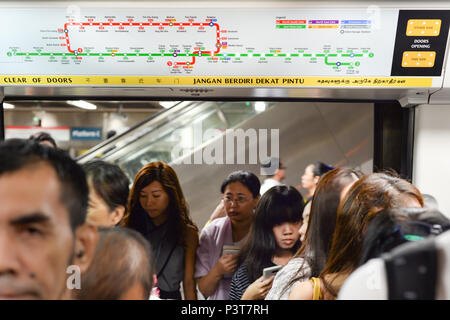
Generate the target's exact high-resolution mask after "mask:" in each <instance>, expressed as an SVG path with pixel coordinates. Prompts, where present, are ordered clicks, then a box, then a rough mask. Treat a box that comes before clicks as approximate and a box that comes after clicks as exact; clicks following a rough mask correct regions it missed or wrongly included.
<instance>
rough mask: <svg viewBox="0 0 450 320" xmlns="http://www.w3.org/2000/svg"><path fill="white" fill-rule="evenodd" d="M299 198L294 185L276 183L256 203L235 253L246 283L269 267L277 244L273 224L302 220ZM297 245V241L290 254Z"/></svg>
mask: <svg viewBox="0 0 450 320" xmlns="http://www.w3.org/2000/svg"><path fill="white" fill-rule="evenodd" d="M303 206H304V203H303V197H302V195H301V194H300V192H298V191H297V189H295V188H294V187H291V186H285V185H278V186H275V187H272V188H270V189H269V190H268V191H267V192H266V193H264V195H263V196H262V197H261V199H260V200H259V202H258V205H257V207H256V211H255V216H254V219H253V224H252V226H251V228H250V232H249V236H248V238H247V241H246V242H245V244H244V246H243V247H242V249H241V251H240V252H239V256H238V265H240V264H242V263H245V264H246V267H247V276H248V279H249V280H250V282H253V281H255V280H256V279H257V278H259V277H260V276H261V274H262V270H263V269H264V268H265V267H268V266H270V265H271V264H272V263H271V259H272V257H273V256H274V254H275V252H276V250H277V248H278V245H277V242H276V239H275V235H274V234H273V230H272V229H273V227H274V226H277V225H280V224H283V223H285V222H292V223H297V222H299V221H301V220H302V212H303ZM299 245H300V241H297V243H296V245H294V247H293V248H292V253H294V252H295V251H296V250H297V249H298V247H299Z"/></svg>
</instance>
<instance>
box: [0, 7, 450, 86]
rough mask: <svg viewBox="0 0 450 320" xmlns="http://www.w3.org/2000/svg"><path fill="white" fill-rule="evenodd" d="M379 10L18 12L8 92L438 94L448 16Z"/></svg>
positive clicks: (7, 21) (3, 19) (0, 70)
mask: <svg viewBox="0 0 450 320" xmlns="http://www.w3.org/2000/svg"><path fill="white" fill-rule="evenodd" d="M380 10H381V11H379V12H377V13H376V14H374V12H372V11H370V10H366V9H348V8H347V9H328V10H322V9H321V10H314V9H298V8H297V9H273V8H272V9H245V8H244V9H181V8H179V9H170V10H169V9H161V8H155V9H151V8H142V9H139V8H130V9H124V8H120V9H117V8H111V9H109V8H101V9H100V8H81V9H80V10H78V11H76V10H75V11H73V10H72V11H70V12H69V11H68V9H67V8H63V7H61V8H57V7H56V8H55V7H53V8H21V7H18V8H14V7H9V8H4V9H2V10H1V11H0V28H2V30H8V32H2V34H1V35H0V85H1V86H16V85H18V86H20V85H35V86H39V85H47V86H48V85H50V86H77V85H81V86H93V85H96V86H97V85H98V86H239V87H248V86H254V87H260V86H271V87H285V86H290V87H302V86H303V87H304V86H307V87H315V86H336V87H340V86H350V87H361V86H362V87H398V86H403V87H430V86H432V84H433V78H435V79H436V78H440V77H441V70H442V63H443V58H444V55H445V46H446V39H447V34H448V19H445V18H446V17H448V16H449V15H448V12H447V11H428V12H427V11H423V10H422V11H402V10H398V9H393V8H385V9H380ZM11 25H14V28H10V26H11Z"/></svg>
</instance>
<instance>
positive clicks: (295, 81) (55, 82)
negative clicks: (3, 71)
mask: <svg viewBox="0 0 450 320" xmlns="http://www.w3.org/2000/svg"><path fill="white" fill-rule="evenodd" d="M0 85H1V86H20V85H22V86H24V85H25V86H30V85H31V86H40V85H46V86H74V85H76V86H79V85H81V86H104V87H109V86H171V87H173V86H201V87H208V86H223V87H431V85H432V78H414V77H192V76H185V77H157V76H156V77H155V76H151V77H150V76H142V77H141V76H123V77H121V76H42V75H39V76H31V75H24V76H18V75H3V76H0Z"/></svg>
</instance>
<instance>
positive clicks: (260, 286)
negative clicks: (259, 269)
mask: <svg viewBox="0 0 450 320" xmlns="http://www.w3.org/2000/svg"><path fill="white" fill-rule="evenodd" d="M274 278H275V276H271V277H270V278H269V279H266V280H264V279H263V276H261V277H259V278H258V279H256V280H255V282H253V283H252V284H251V285H249V286H248V287H247V289H246V290H245V292H244V294H243V295H242V298H241V300H262V299H264V298H265V297H266V296H267V293H268V292H269V290H270V288H272V283H273V279H274Z"/></svg>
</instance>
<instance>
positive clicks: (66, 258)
mask: <svg viewBox="0 0 450 320" xmlns="http://www.w3.org/2000/svg"><path fill="white" fill-rule="evenodd" d="M60 192H61V185H60V182H59V180H58V177H57V175H56V172H55V170H54V169H53V168H52V167H51V166H50V165H48V164H46V163H44V162H41V163H38V164H34V165H31V166H28V167H25V168H23V169H20V170H18V171H14V172H11V173H5V174H2V175H0V300H2V299H60V298H61V297H62V295H63V294H64V292H65V290H66V278H67V274H66V269H67V267H68V265H69V263H70V262H71V261H70V260H71V259H72V258H73V251H74V241H75V239H74V235H73V233H72V230H71V227H70V220H69V212H68V211H67V209H66V207H65V206H64V204H63V203H61V201H60V198H61V194H60Z"/></svg>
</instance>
